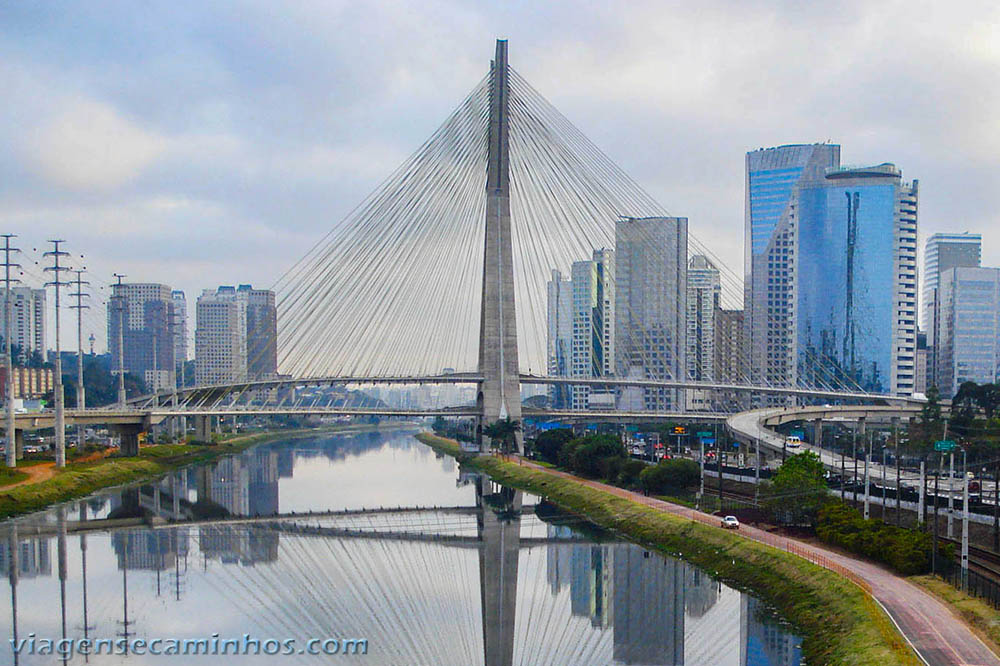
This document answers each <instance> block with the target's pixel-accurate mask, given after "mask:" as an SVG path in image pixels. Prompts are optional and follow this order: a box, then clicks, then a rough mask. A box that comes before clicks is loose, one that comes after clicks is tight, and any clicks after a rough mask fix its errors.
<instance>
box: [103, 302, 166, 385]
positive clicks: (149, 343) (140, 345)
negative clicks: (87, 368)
mask: <svg viewBox="0 0 1000 666" xmlns="http://www.w3.org/2000/svg"><path fill="white" fill-rule="evenodd" d="M172 313H173V299H172V297H171V290H170V287H168V286H167V285H165V284H153V283H124V284H120V285H118V284H115V285H112V298H111V299H110V300H109V301H108V348H109V349H110V350H111V359H112V361H111V362H112V366H111V367H112V368H117V367H118V359H119V354H121V356H122V366H123V367H124V368H125V372H129V373H132V374H134V375H137V376H139V377H141V378H142V379H143V381H144V382H145V383H146V386H147V388H149V389H150V390H166V389H169V388H171V387H173V386H174V369H175V362H174V351H175V345H174V335H173V322H172V320H173V316H172ZM119 326H121V328H122V331H121V332H122V343H123V345H124V349H119V346H118V332H119Z"/></svg>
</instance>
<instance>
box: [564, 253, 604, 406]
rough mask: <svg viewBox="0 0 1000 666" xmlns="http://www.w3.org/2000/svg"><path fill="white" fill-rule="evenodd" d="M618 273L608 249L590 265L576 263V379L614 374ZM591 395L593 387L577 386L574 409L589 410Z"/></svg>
mask: <svg viewBox="0 0 1000 666" xmlns="http://www.w3.org/2000/svg"><path fill="white" fill-rule="evenodd" d="M614 271H615V256H614V252H613V251H611V250H607V249H601V250H594V254H593V258H592V259H590V260H588V261H576V262H573V268H572V275H573V281H572V291H573V305H572V315H573V328H572V331H573V337H572V347H571V358H570V361H571V362H570V376H572V377H606V376H609V375H612V374H614V358H615V343H614V339H615V338H614V324H615V321H614V318H615V293H614ZM590 395H591V387H589V386H574V387H573V389H572V391H571V406H572V408H573V409H587V407H589V406H590ZM606 395H610V394H606ZM613 405H614V402H613V398H612V402H611V406H613Z"/></svg>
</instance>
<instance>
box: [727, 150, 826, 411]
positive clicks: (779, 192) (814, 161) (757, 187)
mask: <svg viewBox="0 0 1000 666" xmlns="http://www.w3.org/2000/svg"><path fill="white" fill-rule="evenodd" d="M839 165H840V146H838V145H831V144H812V145H788V146H780V147H777V148H767V149H764V148H761V149H760V150H755V151H751V152H749V153H747V155H746V204H745V219H746V222H745V242H744V273H745V276H744V289H745V294H744V310H745V312H744V326H745V331H746V332H745V340H746V343H747V347H748V349H747V352H748V354H749V371H750V378H751V380H752V381H753V382H754V383H758V384H764V385H774V386H788V385H794V384H795V383H796V350H795V330H794V322H795V294H794V289H793V287H794V280H795V261H796V255H795V252H796V243H795V233H796V228H797V199H798V191H799V186H800V184H801V183H802V182H804V181H808V180H816V179H819V178H822V177H823V176H824V175H825V172H826V169H827V168H828V167H836V166H839ZM763 400H768V398H763ZM776 400H780V398H778V399H776Z"/></svg>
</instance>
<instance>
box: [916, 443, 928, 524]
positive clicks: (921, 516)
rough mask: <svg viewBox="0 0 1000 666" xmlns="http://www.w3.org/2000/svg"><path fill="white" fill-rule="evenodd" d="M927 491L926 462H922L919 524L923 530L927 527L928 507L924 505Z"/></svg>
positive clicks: (918, 502) (918, 506) (918, 510)
mask: <svg viewBox="0 0 1000 666" xmlns="http://www.w3.org/2000/svg"><path fill="white" fill-rule="evenodd" d="M926 490H927V478H926V477H925V476H924V461H923V460H921V461H920V497H919V499H918V500H917V522H918V523H921V530H923V526H924V525H927V514H926V513H925V510H926V506H925V503H924V493H925V492H926Z"/></svg>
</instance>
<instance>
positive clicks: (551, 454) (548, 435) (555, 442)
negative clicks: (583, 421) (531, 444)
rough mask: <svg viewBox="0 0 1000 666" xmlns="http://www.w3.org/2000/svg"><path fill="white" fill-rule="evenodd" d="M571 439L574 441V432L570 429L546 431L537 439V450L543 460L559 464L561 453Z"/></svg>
mask: <svg viewBox="0 0 1000 666" xmlns="http://www.w3.org/2000/svg"><path fill="white" fill-rule="evenodd" d="M571 439H573V431H572V430H570V429H569V428H555V429H553V430H546V431H544V432H542V433H540V434H539V435H538V437H536V438H535V450H536V451H538V455H539V456H541V458H542V460H545V461H546V462H550V463H552V464H558V463H559V452H560V451H562V448H563V446H565V445H566V442H568V441H570V440H571Z"/></svg>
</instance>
